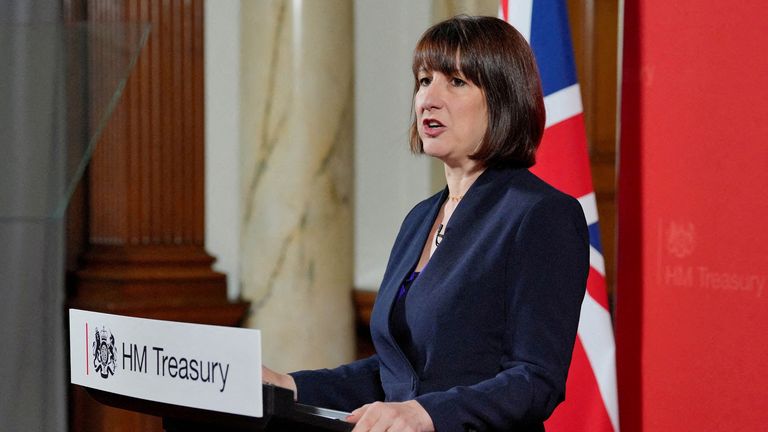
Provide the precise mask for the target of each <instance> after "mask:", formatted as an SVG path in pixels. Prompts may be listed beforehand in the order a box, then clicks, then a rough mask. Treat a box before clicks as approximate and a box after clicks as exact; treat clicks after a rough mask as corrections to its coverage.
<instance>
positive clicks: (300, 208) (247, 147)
mask: <svg viewBox="0 0 768 432" xmlns="http://www.w3.org/2000/svg"><path fill="white" fill-rule="evenodd" d="M352 16H353V1H352V0H324V1H311V0H305V1H302V0H272V1H268V0H258V1H246V2H242V6H241V23H240V24H241V44H242V48H241V50H242V51H241V54H242V57H241V86H242V93H241V111H240V112H241V119H240V120H241V161H240V163H241V184H240V185H241V208H242V215H241V216H242V231H241V232H242V238H241V252H242V254H241V255H242V267H241V276H240V277H241V284H242V286H241V288H242V291H241V292H242V295H243V297H244V298H245V299H247V300H249V301H251V302H252V310H251V315H250V318H249V320H248V322H247V325H248V326H249V327H254V328H259V329H261V330H262V349H263V359H264V362H265V364H267V365H269V366H270V367H273V368H275V369H277V370H280V371H290V370H296V369H302V368H318V367H331V366H335V365H338V364H339V363H342V362H346V361H350V360H352V359H353V357H354V331H353V330H354V329H353V307H352V300H351V289H352V277H353V267H352V266H353V255H352V235H353V234H352V233H353V231H352V230H353V224H352V203H351V199H352V186H353V174H354V173H353V164H352V139H353V76H352V75H353V21H352Z"/></svg>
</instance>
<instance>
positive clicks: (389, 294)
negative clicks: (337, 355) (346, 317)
mask: <svg viewBox="0 0 768 432" xmlns="http://www.w3.org/2000/svg"><path fill="white" fill-rule="evenodd" d="M413 73H414V77H415V79H416V84H415V87H414V97H413V101H414V116H413V122H412V124H411V149H412V150H413V151H414V152H416V153H425V154H427V155H429V156H432V157H435V158H438V159H440V160H441V161H442V162H443V163H444V166H445V177H446V182H447V186H446V188H445V189H444V190H443V191H442V192H440V193H438V194H436V195H434V196H432V197H431V198H428V199H426V200H424V201H422V202H421V203H419V204H417V205H416V206H415V207H414V208H413V209H412V210H411V212H410V213H409V214H408V215H407V216H406V218H405V221H404V222H403V224H402V227H401V229H400V233H399V234H398V236H397V239H396V240H395V244H394V246H393V248H392V253H391V255H390V259H389V263H388V265H387V270H386V272H385V274H384V278H383V281H382V284H381V287H380V289H379V294H378V297H377V299H376V303H375V306H374V310H373V314H372V317H371V334H372V336H373V341H374V344H375V347H376V351H377V354H376V355H375V356H373V357H370V358H368V359H364V360H359V361H357V362H354V363H351V364H348V365H344V366H341V367H338V368H336V369H333V370H316V371H301V372H295V373H292V374H290V375H281V374H276V373H275V372H273V371H271V370H269V369H265V371H264V377H265V378H264V379H265V380H266V381H270V382H275V383H277V384H278V385H282V386H285V387H289V388H292V389H293V390H294V391H297V397H298V400H299V401H300V402H302V403H308V404H312V405H319V406H325V407H329V408H336V409H341V410H346V411H349V410H353V411H352V413H351V415H350V417H349V419H348V420H349V421H351V422H354V423H356V426H355V429H354V430H355V431H367V430H420V431H428V430H437V431H440V432H443V431H454V430H456V431H458V430H467V429H472V430H520V431H543V430H544V428H543V422H544V420H545V419H546V418H547V417H548V416H549V415H550V414H551V413H552V411H553V410H554V408H555V406H557V404H558V403H560V402H561V401H562V400H563V398H564V392H565V380H566V375H567V372H568V366H569V363H570V358H571V351H572V349H573V343H574V339H575V336H576V329H577V326H578V320H579V311H580V305H581V301H582V298H583V296H584V291H585V286H586V277H587V271H588V268H589V252H588V234H587V228H586V223H585V221H584V215H583V213H582V210H581V207H580V206H579V204H578V202H577V201H576V200H575V199H573V198H571V197H569V196H567V195H565V194H563V193H560V192H558V191H557V190H555V189H553V188H552V187H550V186H549V185H547V184H546V183H544V182H543V181H541V180H540V179H538V178H537V177H535V176H534V175H533V174H531V173H530V172H529V171H528V170H527V168H528V167H530V166H532V165H533V163H534V157H535V152H536V148H537V147H538V144H539V141H540V140H541V136H542V133H543V129H544V117H545V112H544V103H543V98H542V90H541V83H540V79H539V75H538V71H537V68H536V65H535V61H534V58H533V55H532V53H531V51H530V48H529V47H528V44H527V42H526V41H525V40H524V39H523V37H522V36H521V35H520V34H519V33H518V32H517V31H515V30H514V29H513V28H512V27H510V26H509V25H508V24H507V23H505V22H504V21H502V20H499V19H496V18H489V17H467V16H460V17H455V18H452V19H449V20H447V21H444V22H442V23H439V24H437V25H435V26H434V27H432V28H430V29H429V30H427V32H426V33H425V34H424V35H423V36H422V38H421V40H420V41H419V43H418V45H417V46H416V50H415V53H414V61H413ZM377 401H378V402H377Z"/></svg>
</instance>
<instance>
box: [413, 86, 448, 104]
mask: <svg viewBox="0 0 768 432" xmlns="http://www.w3.org/2000/svg"><path fill="white" fill-rule="evenodd" d="M436 84H437V83H434V82H433V83H431V84H430V85H429V86H427V87H423V88H422V89H421V101H420V104H419V108H421V110H422V111H429V110H433V109H437V108H441V107H442V106H443V104H444V102H445V100H444V98H443V91H442V90H441V89H440V86H439V84H437V85H436Z"/></svg>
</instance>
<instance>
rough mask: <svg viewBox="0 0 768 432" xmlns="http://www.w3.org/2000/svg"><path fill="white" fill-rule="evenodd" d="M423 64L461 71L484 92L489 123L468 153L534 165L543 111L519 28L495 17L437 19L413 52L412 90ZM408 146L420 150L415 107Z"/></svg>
mask: <svg viewBox="0 0 768 432" xmlns="http://www.w3.org/2000/svg"><path fill="white" fill-rule="evenodd" d="M457 59H458V64H457ZM424 70H426V71H433V72H435V71H436V72H440V73H443V74H444V75H447V76H454V75H456V74H457V73H458V72H460V73H461V74H463V75H464V77H466V78H467V79H469V80H470V81H472V82H473V83H474V84H475V85H477V86H478V87H479V88H480V89H481V90H482V92H483V94H484V95H485V101H486V104H487V106H488V129H487V130H486V131H485V135H484V137H483V140H482V142H481V143H480V146H479V147H478V149H477V151H475V153H473V154H471V155H470V156H469V157H470V158H471V159H473V160H477V161H480V162H481V163H482V164H483V165H484V166H489V167H490V166H493V167H505V166H506V167H524V168H528V167H530V166H533V164H534V163H535V162H536V149H537V148H538V146H539V142H541V136H542V134H543V133H544V122H545V118H546V113H545V110H544V98H543V95H542V90H541V79H540V78H539V71H538V68H537V67H536V60H535V59H534V57H533V53H532V52H531V49H530V46H529V45H528V42H526V41H525V38H523V36H522V35H521V34H520V33H519V32H518V31H517V30H515V29H514V28H513V27H512V26H511V25H509V24H508V23H506V22H505V21H502V20H500V19H498V18H493V17H474V16H466V15H459V16H456V17H453V18H450V19H448V20H446V21H443V22H441V23H439V24H436V25H434V26H432V27H430V28H429V29H428V30H427V31H426V32H425V33H424V35H422V37H421V39H420V40H419V43H418V44H417V45H416V49H415V50H414V53H413V76H414V81H415V83H414V89H413V95H414V96H415V95H416V92H417V91H418V90H419V81H418V74H419V71H424ZM410 146H411V151H413V152H414V153H417V154H419V153H423V152H424V146H423V143H422V141H421V138H420V137H419V133H418V130H417V128H416V116H415V113H414V115H413V119H412V122H411V128H410Z"/></svg>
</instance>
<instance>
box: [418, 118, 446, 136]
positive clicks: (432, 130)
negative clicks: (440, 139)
mask: <svg viewBox="0 0 768 432" xmlns="http://www.w3.org/2000/svg"><path fill="white" fill-rule="evenodd" d="M421 124H422V125H423V127H422V131H423V132H424V135H426V136H428V137H430V138H434V137H436V136H438V135H440V134H441V133H443V131H444V130H445V125H444V124H442V123H441V122H440V121H438V120H435V119H428V118H427V119H424V120H422V122H421Z"/></svg>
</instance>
